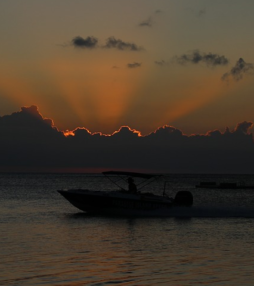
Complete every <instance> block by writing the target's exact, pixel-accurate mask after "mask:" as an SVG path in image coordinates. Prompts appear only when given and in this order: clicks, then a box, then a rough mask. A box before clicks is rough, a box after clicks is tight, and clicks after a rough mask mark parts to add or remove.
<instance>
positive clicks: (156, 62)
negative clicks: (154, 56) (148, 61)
mask: <svg viewBox="0 0 254 286" xmlns="http://www.w3.org/2000/svg"><path fill="white" fill-rule="evenodd" d="M154 63H155V64H156V65H158V66H161V67H165V66H168V65H169V62H166V61H164V60H160V61H155V62H154Z"/></svg>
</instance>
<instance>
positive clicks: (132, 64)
mask: <svg viewBox="0 0 254 286" xmlns="http://www.w3.org/2000/svg"><path fill="white" fill-rule="evenodd" d="M127 67H128V68H130V69H133V68H138V67H141V63H137V62H135V63H131V64H127Z"/></svg>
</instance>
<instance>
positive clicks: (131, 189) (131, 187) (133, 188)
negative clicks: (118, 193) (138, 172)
mask: <svg viewBox="0 0 254 286" xmlns="http://www.w3.org/2000/svg"><path fill="white" fill-rule="evenodd" d="M128 184H129V192H130V193H137V186H136V185H135V183H134V181H133V179H132V178H131V177H129V178H128Z"/></svg>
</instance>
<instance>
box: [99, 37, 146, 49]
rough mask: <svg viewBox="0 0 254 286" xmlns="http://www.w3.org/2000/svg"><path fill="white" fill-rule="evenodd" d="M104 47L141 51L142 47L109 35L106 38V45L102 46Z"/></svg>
mask: <svg viewBox="0 0 254 286" xmlns="http://www.w3.org/2000/svg"><path fill="white" fill-rule="evenodd" d="M104 47H105V48H108V49H117V50H120V51H135V52H137V51H142V50H143V48H142V47H139V46H137V45H136V44H134V43H128V42H124V41H122V40H120V39H116V38H115V37H109V38H108V39H107V40H106V45H105V46H104Z"/></svg>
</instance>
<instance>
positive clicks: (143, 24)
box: [139, 17, 153, 27]
mask: <svg viewBox="0 0 254 286" xmlns="http://www.w3.org/2000/svg"><path fill="white" fill-rule="evenodd" d="M152 25H153V20H152V17H149V18H148V19H147V20H144V21H142V22H141V23H140V24H139V26H140V27H152Z"/></svg>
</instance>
